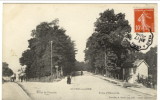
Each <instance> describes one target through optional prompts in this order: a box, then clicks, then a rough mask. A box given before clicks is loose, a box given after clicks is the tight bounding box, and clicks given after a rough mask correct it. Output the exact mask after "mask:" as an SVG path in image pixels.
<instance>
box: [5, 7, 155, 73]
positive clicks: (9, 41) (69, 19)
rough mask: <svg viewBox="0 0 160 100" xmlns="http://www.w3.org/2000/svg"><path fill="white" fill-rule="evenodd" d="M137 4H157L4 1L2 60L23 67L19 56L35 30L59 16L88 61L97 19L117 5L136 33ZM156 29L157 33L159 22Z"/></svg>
mask: <svg viewBox="0 0 160 100" xmlns="http://www.w3.org/2000/svg"><path fill="white" fill-rule="evenodd" d="M135 8H156V6H155V5H152V4H114V5H113V4H4V5H3V34H2V38H3V40H2V61H3V62H7V63H8V64H9V67H10V68H11V69H13V71H17V70H18V69H19V68H21V65H20V63H19V58H20V57H21V56H22V53H23V51H25V50H26V49H27V47H28V40H29V39H30V38H31V31H32V30H33V29H35V28H36V26H37V25H39V24H40V23H41V22H51V21H52V20H54V19H55V18H58V19H59V25H60V26H61V27H63V28H64V29H65V30H66V34H67V35H69V36H70V37H71V39H72V40H73V41H75V44H76V49H77V50H78V52H77V54H76V59H77V60H78V61H84V50H85V47H86V41H87V39H88V38H89V37H90V36H91V34H92V33H93V32H94V22H95V21H96V18H98V17H99V13H101V12H104V11H105V10H107V9H114V10H115V13H119V12H122V13H125V15H126V19H127V20H129V24H130V25H131V27H132V32H131V34H134V31H133V29H134V28H133V27H134V9H135ZM155 12H157V9H155ZM156 20H157V19H156ZM156 20H155V22H156ZM155 29H156V30H155V35H156V33H157V24H155ZM156 38H157V37H156V36H155V39H154V40H157V39H156ZM153 42H154V43H153V45H152V46H154V45H155V44H157V41H153Z"/></svg>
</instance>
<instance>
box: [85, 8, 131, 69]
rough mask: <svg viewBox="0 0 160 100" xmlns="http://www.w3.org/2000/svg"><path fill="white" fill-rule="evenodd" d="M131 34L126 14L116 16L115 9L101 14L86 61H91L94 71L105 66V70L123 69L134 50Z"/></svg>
mask: <svg viewBox="0 0 160 100" xmlns="http://www.w3.org/2000/svg"><path fill="white" fill-rule="evenodd" d="M130 32H131V27H130V25H129V22H128V20H126V19H125V14H123V13H118V14H115V13H114V10H113V9H112V10H109V9H108V10H106V11H104V12H103V13H100V17H99V18H98V19H97V21H96V22H95V32H94V33H93V34H92V36H90V37H89V39H88V41H87V45H86V50H85V59H86V60H89V63H90V64H91V66H93V69H94V68H96V67H102V66H105V69H110V70H113V69H116V68H117V67H122V65H123V63H124V61H125V60H126V59H127V56H128V53H129V52H130V51H131V50H132V48H130V44H129V40H130V39H131V35H130ZM105 55H106V59H104V58H105ZM105 63H106V65H105Z"/></svg>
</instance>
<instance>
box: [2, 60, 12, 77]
mask: <svg viewBox="0 0 160 100" xmlns="http://www.w3.org/2000/svg"><path fill="white" fill-rule="evenodd" d="M8 66H9V64H8V63H6V62H2V75H3V76H8V77H9V76H11V75H13V71H12V69H10V68H9V67H8Z"/></svg>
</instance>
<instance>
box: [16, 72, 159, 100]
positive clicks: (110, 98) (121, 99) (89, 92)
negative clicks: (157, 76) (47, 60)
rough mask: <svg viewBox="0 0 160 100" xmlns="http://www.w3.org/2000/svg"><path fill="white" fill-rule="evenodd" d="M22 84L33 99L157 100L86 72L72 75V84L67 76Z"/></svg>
mask: <svg viewBox="0 0 160 100" xmlns="http://www.w3.org/2000/svg"><path fill="white" fill-rule="evenodd" d="M21 85H22V86H23V87H24V89H25V90H26V91H27V92H28V94H30V97H31V98H32V99H33V100H156V97H152V96H150V95H146V94H143V93H140V92H136V91H132V90H130V89H127V88H123V87H120V86H116V85H115V84H112V83H109V82H107V81H105V80H102V79H99V78H97V77H94V76H92V75H90V74H86V73H85V75H83V76H76V77H72V84H70V85H68V84H67V83H66V78H65V79H63V80H61V81H60V82H53V83H47V82H23V83H21ZM17 100H18V99H17ZM21 100H22V99H21Z"/></svg>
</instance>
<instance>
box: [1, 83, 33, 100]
mask: <svg viewBox="0 0 160 100" xmlns="http://www.w3.org/2000/svg"><path fill="white" fill-rule="evenodd" d="M2 100H31V99H30V98H29V96H27V94H26V93H25V92H24V91H23V90H22V88H21V87H20V86H19V85H18V84H16V83H13V82H5V83H3V84H2Z"/></svg>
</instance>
